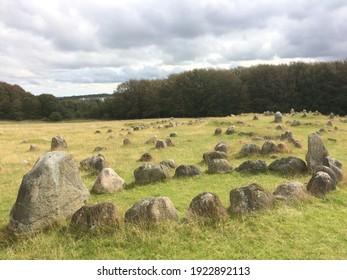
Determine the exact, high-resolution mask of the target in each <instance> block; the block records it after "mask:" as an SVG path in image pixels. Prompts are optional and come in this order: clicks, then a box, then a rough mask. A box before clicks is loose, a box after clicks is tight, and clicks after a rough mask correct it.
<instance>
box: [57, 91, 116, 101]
mask: <svg viewBox="0 0 347 280" xmlns="http://www.w3.org/2000/svg"><path fill="white" fill-rule="evenodd" d="M109 97H112V94H108V93H99V94H86V95H73V96H63V97H58V99H60V100H104V99H105V98H109Z"/></svg>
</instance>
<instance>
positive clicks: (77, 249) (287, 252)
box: [0, 114, 347, 260]
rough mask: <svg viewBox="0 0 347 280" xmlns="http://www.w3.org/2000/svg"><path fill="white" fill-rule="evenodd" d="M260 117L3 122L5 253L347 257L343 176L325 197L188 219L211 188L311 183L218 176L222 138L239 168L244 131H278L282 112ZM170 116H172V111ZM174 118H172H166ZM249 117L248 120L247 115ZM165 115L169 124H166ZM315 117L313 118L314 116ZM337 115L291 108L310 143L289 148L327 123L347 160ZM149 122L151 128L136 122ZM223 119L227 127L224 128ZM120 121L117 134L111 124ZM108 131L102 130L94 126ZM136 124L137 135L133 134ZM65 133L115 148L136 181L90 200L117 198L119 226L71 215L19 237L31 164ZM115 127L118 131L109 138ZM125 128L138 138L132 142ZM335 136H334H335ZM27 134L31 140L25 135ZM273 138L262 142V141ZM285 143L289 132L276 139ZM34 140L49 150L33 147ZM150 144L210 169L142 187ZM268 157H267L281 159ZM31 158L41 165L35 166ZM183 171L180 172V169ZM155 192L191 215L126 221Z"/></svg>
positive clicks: (120, 168)
mask: <svg viewBox="0 0 347 280" xmlns="http://www.w3.org/2000/svg"><path fill="white" fill-rule="evenodd" d="M259 117H260V120H258V121H254V120H252V119H253V114H248V115H242V116H235V117H228V118H206V119H205V121H203V122H195V120H193V123H192V124H188V122H189V120H187V119H175V120H174V121H176V122H178V123H179V125H178V126H177V127H173V128H158V126H160V125H161V126H164V125H165V124H167V123H168V122H161V121H160V120H156V119H155V120H128V121H93V122H63V123H44V122H0V146H1V152H0V165H1V167H0V259H121V260H125V259H284V260H287V259H347V188H346V186H347V181H346V179H343V181H342V182H340V184H339V186H338V188H337V190H336V191H334V192H332V193H329V194H328V195H326V196H325V197H324V198H315V197H312V198H310V199H309V201H306V202H302V203H294V204H288V203H285V202H277V203H276V204H275V207H274V208H273V209H271V210H266V211H262V212H255V213H252V214H250V215H247V216H246V217H243V218H240V217H239V218H237V217H229V219H228V220H227V221H225V222H223V223H220V224H197V223H187V222H186V221H185V220H184V217H185V214H186V211H187V209H188V206H189V204H190V202H191V200H192V199H193V198H194V197H195V196H196V195H198V194H200V193H202V192H205V191H210V192H214V193H216V194H217V195H218V196H219V197H220V198H221V201H222V203H223V205H224V206H225V207H228V206H229V192H230V190H232V189H234V188H237V187H243V186H247V185H249V184H251V183H258V184H260V185H261V186H263V187H264V188H265V189H267V190H269V191H271V192H272V191H274V190H275V188H276V186H277V185H278V184H280V183H283V182H287V181H290V180H298V181H300V182H302V183H307V182H308V180H309V179H310V175H307V176H301V177H284V176H281V175H278V174H273V173H270V172H269V173H266V174H261V175H247V174H240V173H238V172H235V171H233V172H232V173H230V174H223V175H209V174H207V173H205V172H204V171H206V170H207V166H205V165H204V164H203V163H202V155H203V153H204V152H207V151H212V150H213V149H214V146H215V145H216V144H217V143H218V142H219V141H225V142H227V143H228V144H229V147H230V151H229V161H230V162H231V163H232V164H233V166H234V167H237V166H238V165H239V164H240V163H241V162H243V161H245V160H246V159H249V158H242V159H240V158H237V156H236V155H237V153H238V152H239V151H240V149H241V147H242V146H243V145H244V144H245V143H248V142H250V141H251V138H249V137H245V136H239V135H238V133H239V132H241V131H245V132H255V133H257V136H276V135H280V134H281V133H282V131H279V130H276V126H277V124H275V123H273V122H272V121H273V117H272V116H263V115H260V116H259ZM294 119H297V120H299V121H300V122H301V123H302V125H300V126H295V127H291V126H290V124H289V123H286V122H287V121H289V122H291V121H293V120H294ZM164 121H165V120H164ZM166 121H170V120H166ZM238 121H243V123H237V122H238ZM158 122H159V123H158ZM308 122H310V123H312V125H304V124H305V123H308ZM327 122H328V117H327V116H313V115H312V114H309V116H308V117H307V118H301V115H300V114H297V115H295V116H284V118H283V124H284V125H285V126H286V127H287V129H290V130H291V131H292V132H293V136H294V138H295V139H297V140H300V141H302V143H303V148H301V149H300V148H295V147H294V146H293V145H292V144H290V143H288V142H286V145H287V147H288V153H286V154H282V155H280V156H281V157H287V156H289V155H293V156H297V157H299V158H302V159H305V154H306V152H307V135H308V134H310V133H312V132H315V131H317V130H319V129H321V128H324V129H325V130H326V133H323V134H322V136H321V138H322V139H323V142H324V144H325V146H326V147H327V149H328V150H329V153H330V155H331V156H332V157H334V158H336V159H338V160H339V161H341V162H342V164H343V165H344V173H345V174H346V168H345V166H346V164H347V150H346V143H347V123H342V122H340V121H339V119H338V118H335V119H334V120H333V125H334V126H337V127H338V130H334V127H328V126H326V123H327ZM232 123H233V124H234V125H235V126H236V133H235V134H233V135H226V134H224V131H225V130H226V128H227V127H228V126H229V125H231V124H232ZM141 124H145V125H148V126H149V127H148V128H145V129H142V130H139V131H133V129H132V128H133V126H139V125H141ZM217 127H221V128H222V129H223V134H222V135H220V136H214V135H213V134H214V130H215V128H217ZM108 129H112V130H113V132H112V133H107V130H108ZM96 130H99V131H100V132H101V133H98V134H96V133H94V132H95V131H96ZM128 131H131V132H132V135H130V136H127V132H128ZM171 132H176V133H177V135H178V136H177V137H176V138H173V141H174V143H175V147H169V148H167V149H162V150H156V149H155V148H154V145H150V144H145V142H146V141H147V140H148V139H149V137H150V136H152V135H157V136H158V137H159V138H160V139H165V137H167V136H168V135H169V134H170V133H171ZM57 134H61V135H62V136H63V137H64V138H65V139H66V141H67V143H68V149H67V152H68V153H70V154H71V155H72V156H73V157H74V158H75V160H76V162H77V163H79V162H80V161H81V160H82V159H84V158H86V157H88V156H90V155H93V154H95V152H93V150H94V148H95V147H96V146H105V147H107V148H108V149H107V150H106V151H103V152H102V153H103V154H104V155H105V157H106V160H107V163H108V166H109V167H112V168H113V169H114V170H115V171H116V172H117V173H118V175H120V176H121V177H122V178H124V179H125V181H126V183H127V185H128V186H131V187H128V188H127V189H125V190H122V191H120V192H117V193H114V194H103V195H95V194H92V195H91V197H90V199H89V201H88V204H94V203H96V202H102V201H110V202H113V203H114V204H115V205H116V206H117V208H118V210H119V212H120V217H121V224H120V227H119V228H117V229H107V230H106V229H105V230H94V231H89V232H80V231H77V230H76V229H73V228H71V227H70V225H69V220H67V221H66V222H65V223H62V224H60V225H58V226H55V227H54V228H51V229H49V230H46V231H44V232H41V233H37V234H31V235H23V236H11V235H9V234H8V233H7V231H6V226H7V225H8V222H9V213H10V210H11V207H12V205H13V204H14V202H15V200H16V197H17V192H18V189H19V186H20V183H21V180H22V177H23V175H24V174H25V173H27V172H29V171H30V169H31V167H32V166H33V165H34V164H35V162H36V160H37V159H38V158H39V157H40V156H41V155H42V154H44V153H45V152H47V151H49V150H50V143H51V139H52V137H53V136H55V135H57ZM109 136H113V138H112V139H108V138H109ZM124 137H129V138H130V140H131V142H132V144H131V145H129V146H123V139H124ZM328 138H334V139H336V140H337V141H336V142H333V141H330V140H328ZM23 141H26V143H24V144H23V143H22V142H23ZM263 142H264V141H260V142H255V143H257V144H258V145H259V146H261V145H262V144H263ZM274 142H275V143H279V141H274ZM30 144H35V145H37V146H38V147H39V148H40V151H37V152H29V151H28V150H29V146H30ZM145 152H149V153H151V154H152V155H153V156H154V162H158V163H159V162H160V161H162V160H164V159H174V161H175V162H176V164H177V165H180V164H195V165H198V166H199V168H200V169H201V170H202V171H203V172H204V174H203V175H201V176H199V177H195V178H187V179H169V180H166V181H164V182H159V183H155V184H149V185H145V186H136V185H134V184H133V182H134V176H133V171H134V169H136V168H137V167H139V166H140V165H141V163H140V162H138V161H137V160H138V159H139V158H140V157H141V155H142V154H143V153H145ZM253 158H254V159H255V158H263V159H264V160H265V161H266V162H267V164H270V163H271V162H272V161H273V160H274V159H273V158H271V157H270V156H267V157H262V156H257V157H253ZM27 163H29V164H30V165H31V166H29V165H28V164H27ZM172 175H173V172H172ZM81 176H82V179H83V181H84V183H85V185H86V186H87V188H88V189H89V190H91V188H92V186H93V184H94V182H95V179H96V176H95V175H92V174H89V173H87V172H81ZM149 196H168V197H169V198H170V199H171V200H172V202H173V203H174V205H175V207H176V208H177V210H178V212H179V214H180V217H181V221H180V222H179V223H165V224H158V225H154V226H153V227H151V228H146V229H143V228H139V227H136V226H133V225H129V224H125V223H124V222H123V217H124V213H125V212H126V210H127V209H129V208H130V207H131V206H132V205H133V204H134V203H136V202H137V201H139V200H141V199H143V198H145V197H149Z"/></svg>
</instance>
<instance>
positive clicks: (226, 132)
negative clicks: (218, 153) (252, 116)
mask: <svg viewBox="0 0 347 280" xmlns="http://www.w3.org/2000/svg"><path fill="white" fill-rule="evenodd" d="M234 132H235V126H234V125H231V126H229V127H228V128H227V130H226V131H225V134H227V135H231V134H233V133H234Z"/></svg>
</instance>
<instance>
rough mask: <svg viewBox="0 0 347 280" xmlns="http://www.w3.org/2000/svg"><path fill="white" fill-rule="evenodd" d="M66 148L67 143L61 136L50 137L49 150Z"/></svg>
mask: <svg viewBox="0 0 347 280" xmlns="http://www.w3.org/2000/svg"><path fill="white" fill-rule="evenodd" d="M66 148H67V144H66V141H65V139H64V137H63V136H61V135H57V136H55V137H53V138H52V141H51V151H56V150H64V149H66Z"/></svg>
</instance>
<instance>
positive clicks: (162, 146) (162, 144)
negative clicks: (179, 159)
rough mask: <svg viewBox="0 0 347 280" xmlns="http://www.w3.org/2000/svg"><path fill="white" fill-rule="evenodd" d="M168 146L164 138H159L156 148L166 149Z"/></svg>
mask: <svg viewBox="0 0 347 280" xmlns="http://www.w3.org/2000/svg"><path fill="white" fill-rule="evenodd" d="M166 147H167V144H166V142H165V141H164V140H160V139H159V140H158V141H157V142H156V144H155V148H156V149H165V148H166Z"/></svg>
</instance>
